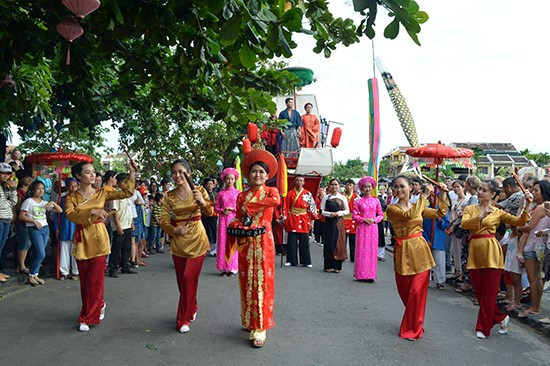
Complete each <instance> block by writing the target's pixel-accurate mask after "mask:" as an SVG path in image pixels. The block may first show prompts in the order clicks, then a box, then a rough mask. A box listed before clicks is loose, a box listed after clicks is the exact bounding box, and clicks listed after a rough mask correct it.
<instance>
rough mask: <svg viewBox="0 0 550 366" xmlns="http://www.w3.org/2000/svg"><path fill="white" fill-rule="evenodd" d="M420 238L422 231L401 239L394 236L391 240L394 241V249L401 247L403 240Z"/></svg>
mask: <svg viewBox="0 0 550 366" xmlns="http://www.w3.org/2000/svg"><path fill="white" fill-rule="evenodd" d="M421 236H422V231H420V232H418V233H414V234H411V235H407V236H402V237H397V236H394V237H393V238H394V239H395V247H400V246H401V245H403V240H408V239H414V238H420V237H421Z"/></svg>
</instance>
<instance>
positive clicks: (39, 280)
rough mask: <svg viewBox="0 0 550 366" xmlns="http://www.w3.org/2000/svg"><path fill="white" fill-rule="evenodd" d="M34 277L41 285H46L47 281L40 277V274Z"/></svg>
mask: <svg viewBox="0 0 550 366" xmlns="http://www.w3.org/2000/svg"><path fill="white" fill-rule="evenodd" d="M34 279H35V280H36V282H38V284H39V285H45V284H46V281H44V280H43V279H41V278H38V276H36V277H34Z"/></svg>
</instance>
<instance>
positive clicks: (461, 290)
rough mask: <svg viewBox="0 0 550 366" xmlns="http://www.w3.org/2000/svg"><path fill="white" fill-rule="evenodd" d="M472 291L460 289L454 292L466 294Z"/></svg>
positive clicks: (470, 289)
mask: <svg viewBox="0 0 550 366" xmlns="http://www.w3.org/2000/svg"><path fill="white" fill-rule="evenodd" d="M470 291H472V288H471V287H470V288H467V289H464V288H462V287H459V288H455V292H458V293H459V294H467V293H468V292H470Z"/></svg>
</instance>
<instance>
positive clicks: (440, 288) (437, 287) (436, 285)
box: [435, 283, 445, 290]
mask: <svg viewBox="0 0 550 366" xmlns="http://www.w3.org/2000/svg"><path fill="white" fill-rule="evenodd" d="M435 288H436V289H438V290H445V286H443V284H441V283H436V284H435Z"/></svg>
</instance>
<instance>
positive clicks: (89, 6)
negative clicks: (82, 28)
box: [61, 0, 101, 20]
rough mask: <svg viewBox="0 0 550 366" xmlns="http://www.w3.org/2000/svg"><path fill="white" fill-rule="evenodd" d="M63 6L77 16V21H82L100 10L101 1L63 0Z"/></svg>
mask: <svg viewBox="0 0 550 366" xmlns="http://www.w3.org/2000/svg"><path fill="white" fill-rule="evenodd" d="M61 2H62V3H63V5H65V6H66V7H67V8H69V10H70V11H72V12H73V14H74V15H75V16H76V19H78V20H82V19H84V17H85V16H86V15H88V14H90V13H91V12H93V11H95V10H96V9H97V8H99V5H101V3H100V2H99V0H62V1H61Z"/></svg>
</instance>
